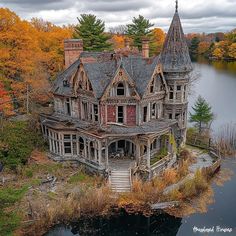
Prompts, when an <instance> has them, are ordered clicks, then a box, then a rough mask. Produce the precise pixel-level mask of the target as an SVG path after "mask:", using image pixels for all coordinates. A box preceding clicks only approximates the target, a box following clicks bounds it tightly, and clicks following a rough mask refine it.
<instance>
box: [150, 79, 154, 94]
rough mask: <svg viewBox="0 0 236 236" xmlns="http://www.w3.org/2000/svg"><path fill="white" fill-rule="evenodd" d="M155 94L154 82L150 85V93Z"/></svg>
mask: <svg viewBox="0 0 236 236" xmlns="http://www.w3.org/2000/svg"><path fill="white" fill-rule="evenodd" d="M153 92H154V80H153V81H152V82H151V84H150V93H153Z"/></svg>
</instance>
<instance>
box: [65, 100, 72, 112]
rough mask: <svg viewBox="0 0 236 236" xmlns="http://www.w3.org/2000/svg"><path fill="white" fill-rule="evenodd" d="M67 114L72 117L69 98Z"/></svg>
mask: <svg viewBox="0 0 236 236" xmlns="http://www.w3.org/2000/svg"><path fill="white" fill-rule="evenodd" d="M66 114H67V115H69V116H70V115H71V107H70V99H69V98H67V99H66Z"/></svg>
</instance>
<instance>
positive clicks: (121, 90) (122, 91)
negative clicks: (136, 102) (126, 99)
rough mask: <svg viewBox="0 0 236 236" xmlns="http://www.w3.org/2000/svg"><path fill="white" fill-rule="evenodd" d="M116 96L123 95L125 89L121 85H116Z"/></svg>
mask: <svg viewBox="0 0 236 236" xmlns="http://www.w3.org/2000/svg"><path fill="white" fill-rule="evenodd" d="M117 95H118V96H124V95H125V87H124V84H123V83H119V84H118V85H117Z"/></svg>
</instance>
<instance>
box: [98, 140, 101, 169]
mask: <svg viewBox="0 0 236 236" xmlns="http://www.w3.org/2000/svg"><path fill="white" fill-rule="evenodd" d="M101 163H102V143H101V141H100V140H99V141H98V164H99V165H101Z"/></svg>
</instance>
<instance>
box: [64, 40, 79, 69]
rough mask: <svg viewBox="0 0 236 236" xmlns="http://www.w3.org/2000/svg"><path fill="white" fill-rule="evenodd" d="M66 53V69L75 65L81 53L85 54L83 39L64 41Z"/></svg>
mask: <svg viewBox="0 0 236 236" xmlns="http://www.w3.org/2000/svg"><path fill="white" fill-rule="evenodd" d="M64 52H65V69H66V68H68V67H69V66H70V65H71V64H73V63H74V62H75V61H76V60H77V59H79V56H80V54H81V52H83V40H82V39H66V40H65V41H64Z"/></svg>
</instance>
